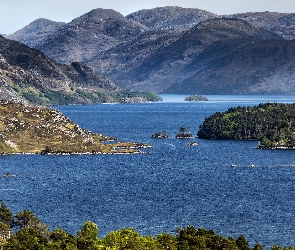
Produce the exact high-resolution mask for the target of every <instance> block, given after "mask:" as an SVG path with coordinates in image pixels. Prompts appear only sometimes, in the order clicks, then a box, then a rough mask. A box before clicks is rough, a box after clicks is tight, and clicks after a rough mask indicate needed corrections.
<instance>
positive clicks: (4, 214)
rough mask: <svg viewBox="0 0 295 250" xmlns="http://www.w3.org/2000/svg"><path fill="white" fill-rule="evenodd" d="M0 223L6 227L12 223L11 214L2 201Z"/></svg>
mask: <svg viewBox="0 0 295 250" xmlns="http://www.w3.org/2000/svg"><path fill="white" fill-rule="evenodd" d="M0 222H3V223H4V224H6V225H11V224H12V222H13V214H12V212H11V211H10V210H9V209H8V208H7V206H6V204H5V202H4V201H2V202H1V208H0Z"/></svg>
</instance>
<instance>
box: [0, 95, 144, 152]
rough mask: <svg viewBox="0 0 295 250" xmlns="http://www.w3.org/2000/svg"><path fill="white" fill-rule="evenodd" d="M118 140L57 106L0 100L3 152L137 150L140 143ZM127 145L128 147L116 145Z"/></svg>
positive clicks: (0, 147) (0, 142)
mask: <svg viewBox="0 0 295 250" xmlns="http://www.w3.org/2000/svg"><path fill="white" fill-rule="evenodd" d="M113 140H115V139H114V138H112V137H107V136H104V135H102V134H94V133H92V132H90V131H88V130H86V129H82V128H80V127H79V126H78V125H77V124H75V123H73V122H72V121H71V120H70V119H68V118H67V117H65V116H64V115H63V114H61V113H60V112H59V111H57V110H55V109H49V108H44V107H32V106H25V105H22V104H17V103H12V102H8V101H3V100H0V154H13V153H40V154H49V153H52V154H61V153H67V154H69V153H70V154H74V153H95V154H100V153H124V152H125V153H126V152H128V153H136V152H139V151H138V150H132V149H130V148H136V147H144V146H147V145H143V144H140V143H113V144H110V143H107V144H104V142H106V141H113ZM119 147H124V148H125V150H122V149H121V150H120V149H117V150H116V148H119Z"/></svg>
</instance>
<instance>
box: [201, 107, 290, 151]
mask: <svg viewBox="0 0 295 250" xmlns="http://www.w3.org/2000/svg"><path fill="white" fill-rule="evenodd" d="M198 136H199V137H200V138H204V139H219V140H259V141H260V142H261V146H260V147H261V148H263V147H264V148H273V147H287V148H293V146H295V104H279V103H265V104H259V105H258V106H254V107H236V108H230V109H228V110H227V111H226V112H223V113H220V112H217V113H215V114H213V115H211V116H210V117H208V118H206V119H205V121H204V122H203V124H202V125H201V126H200V130H199V132H198Z"/></svg>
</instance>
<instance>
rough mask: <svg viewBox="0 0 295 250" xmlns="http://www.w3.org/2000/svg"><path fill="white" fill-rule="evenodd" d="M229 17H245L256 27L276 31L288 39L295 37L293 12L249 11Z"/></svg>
mask: <svg viewBox="0 0 295 250" xmlns="http://www.w3.org/2000/svg"><path fill="white" fill-rule="evenodd" d="M227 17H230V18H239V19H243V20H245V21H247V22H248V23H251V24H252V25H253V26H255V27H259V28H264V29H266V30H268V31H271V32H274V33H276V34H278V35H280V36H281V37H283V38H284V39H287V40H293V39H295V14H293V13H291V14H290V13H278V12H268V11H266V12H249V13H240V14H234V15H230V16H227Z"/></svg>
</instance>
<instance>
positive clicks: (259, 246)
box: [253, 243, 263, 250]
mask: <svg viewBox="0 0 295 250" xmlns="http://www.w3.org/2000/svg"><path fill="white" fill-rule="evenodd" d="M253 250H263V246H262V245H261V244H260V243H256V244H255V246H254V248H253Z"/></svg>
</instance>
